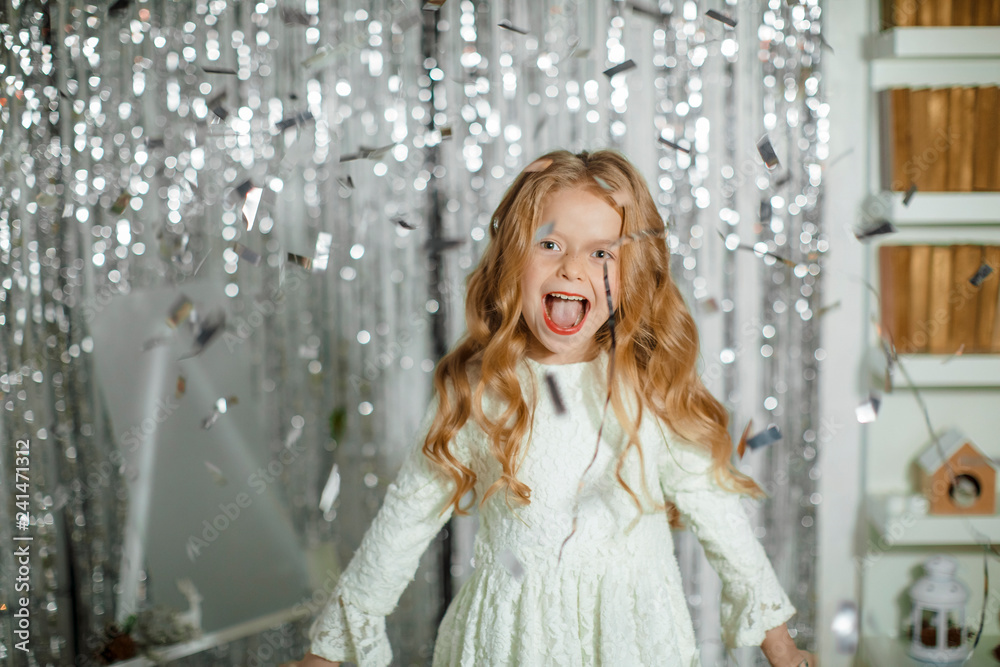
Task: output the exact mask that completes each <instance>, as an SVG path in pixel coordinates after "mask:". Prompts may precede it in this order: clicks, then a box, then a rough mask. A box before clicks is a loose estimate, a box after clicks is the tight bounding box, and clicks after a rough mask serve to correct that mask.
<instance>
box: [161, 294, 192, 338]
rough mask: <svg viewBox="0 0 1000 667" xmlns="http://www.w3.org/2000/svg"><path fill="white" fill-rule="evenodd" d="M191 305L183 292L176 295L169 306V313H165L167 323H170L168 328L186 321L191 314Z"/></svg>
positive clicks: (173, 327)
mask: <svg viewBox="0 0 1000 667" xmlns="http://www.w3.org/2000/svg"><path fill="white" fill-rule="evenodd" d="M193 307H194V306H193V305H192V304H191V300H190V299H188V298H187V297H186V296H184V295H183V294H182V295H180V296H179V297H177V300H176V301H174V303H173V305H172V306H170V313H169V314H168V315H167V324H169V325H170V328H171V329H176V328H177V325H178V324H180V323H181V322H186V321H187V319H188V318H189V317H190V316H191V309H192V308H193Z"/></svg>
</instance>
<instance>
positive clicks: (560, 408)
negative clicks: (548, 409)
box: [545, 373, 566, 415]
mask: <svg viewBox="0 0 1000 667" xmlns="http://www.w3.org/2000/svg"><path fill="white" fill-rule="evenodd" d="M545 384H546V385H548V387H549V395H550V396H551V397H552V405H553V407H554V408H555V411H556V414H557V415H564V414H566V405H565V404H564V403H563V399H562V394H561V393H559V385H558V384H556V376H555V375H553V374H552V373H546V374H545Z"/></svg>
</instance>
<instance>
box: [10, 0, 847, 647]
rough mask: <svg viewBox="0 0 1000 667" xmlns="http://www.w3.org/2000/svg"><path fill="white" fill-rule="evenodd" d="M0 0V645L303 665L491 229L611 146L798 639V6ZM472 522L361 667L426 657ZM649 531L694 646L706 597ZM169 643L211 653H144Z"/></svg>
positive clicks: (804, 491) (801, 191) (809, 555)
mask: <svg viewBox="0 0 1000 667" xmlns="http://www.w3.org/2000/svg"><path fill="white" fill-rule="evenodd" d="M0 12H2V15H0V40H2V45H0V170H2V180H0V267H2V274H0V286H2V290H0V434H2V435H0V438H2V441H0V443H2V449H0V491H2V500H0V541H2V543H3V545H4V547H3V549H2V550H0V589H2V590H3V591H5V592H8V591H15V590H16V591H18V592H17V593H12V594H10V595H9V596H7V597H6V598H5V599H4V600H0V602H6V604H8V605H10V606H11V609H10V611H8V612H6V613H0V665H3V664H10V665H28V664H31V665H36V664H37V665H67V664H76V665H96V664H103V663H105V662H109V661H111V660H114V659H116V658H120V657H124V656H126V655H128V654H129V653H130V652H134V651H136V650H138V651H140V652H141V651H146V652H149V651H153V652H154V653H155V652H156V651H160V652H161V654H160V655H161V656H163V655H174V656H176V657H175V659H173V660H172V662H174V663H176V664H186V665H222V664H225V665H251V664H277V663H278V662H280V661H281V660H283V659H287V658H291V657H296V656H298V655H300V654H301V651H302V650H303V648H304V647H305V646H306V640H305V638H304V630H305V628H306V627H307V626H308V622H309V620H310V618H311V616H312V615H313V614H315V613H316V612H318V611H319V609H320V608H321V607H322V605H323V603H324V602H325V595H326V594H327V593H328V592H329V591H330V590H331V589H332V587H333V584H334V583H335V582H336V577H337V575H338V573H339V570H340V567H341V566H342V565H343V564H345V563H346V561H347V560H348V559H349V558H350V556H351V554H352V553H353V551H354V549H355V548H356V547H357V545H358V544H359V542H360V539H361V536H362V535H363V533H364V530H365V529H366V527H367V526H368V524H369V522H370V521H371V519H372V517H373V516H374V514H375V512H376V511H377V509H378V507H379V503H380V501H381V498H382V496H383V494H384V492H385V489H386V486H387V485H388V484H389V483H390V482H391V481H392V478H393V476H394V475H395V472H396V470H397V469H398V466H399V464H400V462H401V455H402V453H403V452H404V451H405V450H406V449H407V448H408V447H410V446H412V445H413V443H412V441H411V439H412V433H413V429H414V428H415V426H416V423H417V420H418V419H419V417H420V415H421V414H422V413H423V411H424V409H425V407H426V404H427V401H428V400H429V397H430V377H431V372H432V370H433V368H434V364H435V362H436V360H437V358H438V357H440V355H441V354H443V353H444V352H445V351H446V349H447V348H448V346H449V345H451V344H452V343H453V342H454V341H455V340H456V339H457V337H458V336H459V335H460V334H461V332H462V328H463V326H464V322H463V317H462V314H463V303H462V300H463V286H464V276H465V275H466V273H467V272H468V271H469V270H470V268H471V267H472V266H473V265H474V264H475V262H476V261H477V258H478V256H479V254H480V252H481V251H482V248H483V246H484V244H485V239H486V236H487V233H486V229H487V225H488V224H489V220H490V215H491V213H492V211H493V209H494V207H495V206H496V204H497V203H498V202H499V199H500V196H501V194H502V192H503V191H504V189H505V188H506V186H507V185H508V184H509V183H510V181H511V180H512V179H513V178H514V176H515V175H516V174H517V173H518V172H519V171H520V170H521V169H522V168H523V167H524V166H526V165H527V164H528V163H529V162H530V161H531V160H532V159H533V158H534V157H535V156H537V155H538V154H540V153H542V152H544V151H547V150H550V149H553V148H567V149H570V150H573V151H580V150H585V149H586V150H595V149H598V148H602V147H614V148H617V149H620V150H622V151H624V152H625V153H626V154H627V155H628V156H629V157H630V158H631V159H632V160H633V161H634V162H635V163H636V164H637V166H639V168H640V169H641V171H642V172H643V174H644V175H645V176H646V178H647V181H648V183H649V185H650V188H651V190H652V192H653V194H654V197H655V199H656V201H657V202H658V204H659V206H660V208H661V212H662V216H663V219H664V220H665V221H666V222H665V224H668V225H669V227H670V234H669V246H670V248H671V251H672V253H673V261H674V275H675V278H676V279H677V281H678V282H679V283H680V284H681V285H682V289H683V290H685V292H686V295H687V297H688V302H689V305H690V307H691V309H692V311H693V312H694V313H695V315H696V318H697V319H698V321H699V326H700V330H701V334H702V340H703V343H702V344H703V374H704V378H705V381H706V382H707V383H708V385H709V388H710V389H712V391H713V392H714V393H715V394H716V396H718V397H719V398H720V399H721V400H723V402H724V403H725V404H726V405H727V407H728V408H729V409H730V411H731V413H732V416H733V419H732V423H733V429H734V433H733V435H734V438H735V439H736V440H738V439H739V436H740V432H741V431H742V429H743V426H744V425H745V424H746V423H747V422H748V421H749V420H750V419H753V423H754V425H755V426H754V429H753V430H754V431H763V430H765V429H766V428H767V427H768V426H774V427H776V428H777V429H778V431H780V434H781V436H782V437H781V438H780V439H779V440H777V441H775V442H773V443H772V444H770V445H768V446H766V447H762V448H759V449H755V450H752V451H750V452H748V454H747V455H746V456H745V457H744V458H743V460H742V462H741V466H743V468H744V469H745V470H746V471H747V472H750V473H751V474H753V475H754V476H755V477H756V478H757V479H758V480H759V481H760V482H761V483H762V485H763V486H764V487H765V489H766V490H767V491H768V492H769V493H770V494H771V497H770V498H769V499H768V500H766V501H764V502H760V503H755V504H753V505H751V506H750V510H751V512H752V516H753V518H754V521H755V522H756V524H757V532H758V536H759V537H760V538H761V541H762V542H763V544H764V545H765V547H766V549H767V551H768V553H769V554H770V556H771V558H772V561H773V563H774V565H775V568H776V570H777V571H778V573H779V576H780V577H781V579H782V582H783V584H784V585H785V587H786V589H787V590H788V592H789V594H790V596H791V598H792V601H793V602H794V604H795V606H796V607H797V608H798V610H799V613H798V615H797V616H796V617H795V618H794V619H793V622H792V624H791V625H790V627H791V629H792V632H793V634H794V635H798V637H799V639H800V640H801V641H800V643H801V644H802V645H803V646H806V647H808V646H810V645H813V648H815V647H814V604H813V594H814V582H815V556H816V547H815V543H816V542H815V537H814V536H815V530H816V526H815V524H814V510H815V506H816V505H817V504H819V503H820V502H821V500H822V499H821V498H820V497H819V495H818V494H817V493H815V486H816V479H817V477H818V468H817V467H816V463H817V456H818V452H819V451H820V450H821V445H822V443H823V441H824V438H825V437H831V434H826V435H824V433H823V432H822V430H821V429H820V428H819V424H818V423H817V421H818V417H817V415H818V406H817V404H816V395H817V378H816V374H817V362H818V361H821V360H822V358H823V350H822V348H821V347H820V345H819V342H820V341H819V340H818V327H817V325H816V319H817V316H818V315H817V313H818V311H819V310H820V306H819V304H820V295H821V290H820V277H821V272H820V265H821V263H822V255H823V253H824V252H825V251H826V249H827V247H826V241H825V240H824V234H823V224H822V221H821V219H820V214H819V212H820V209H821V206H820V204H821V198H822V189H823V186H822V180H823V164H824V161H825V160H826V159H827V158H828V143H827V142H828V138H829V137H828V128H829V125H828V121H827V115H828V112H829V107H828V105H827V104H826V103H825V101H824V99H823V86H822V76H821V68H820V64H821V61H822V57H823V54H824V46H823V41H822V37H821V35H820V33H821V21H822V9H821V6H820V4H819V2H818V0H806V1H804V2H802V3H798V2H785V1H784V0H768V1H767V2H753V3H749V2H741V1H737V0H725V1H722V0H720V1H718V2H708V1H706V0H698V1H695V0H687V1H682V0H678V1H668V0H660V2H659V4H657V3H656V2H655V0H645V1H638V0H636V1H635V2H632V1H629V2H617V1H612V0H592V1H583V0H581V1H579V2H575V1H572V0H546V1H545V2H532V1H529V0H516V1H515V0H500V1H496V2H486V1H483V0H476V1H471V0H447V2H444V1H436V2H427V3H423V4H420V3H417V2H415V1H414V0H370V1H358V0H353V1H339V0H337V1H334V0H324V1H323V2H319V0H289V1H287V2H286V1H279V0H260V1H259V2H253V1H245V2H241V1H239V0H210V1H204V0H113V1H112V2H110V3H109V2H107V1H106V0H100V2H87V1H86V0H65V1H63V2H56V1H55V0H49V1H47V2H46V1H42V0H0ZM474 528H475V519H474V518H470V519H463V520H454V521H452V522H451V523H450V524H449V525H448V527H447V528H446V529H445V531H443V532H442V535H441V536H440V538H439V539H438V540H436V541H435V542H434V543H433V544H432V547H431V548H430V549H429V550H428V552H427V553H426V554H425V556H424V559H423V561H422V563H421V567H420V569H419V571H418V573H417V577H416V580H415V581H414V582H413V584H411V586H410V588H409V589H408V590H407V592H406V593H405V595H404V597H403V599H402V600H401V602H400V606H399V608H398V609H397V611H396V612H395V614H394V615H393V616H392V617H391V618H390V621H389V633H390V639H391V641H392V644H393V649H394V654H395V657H396V664H400V665H403V664H405V665H411V664H412V665H424V664H428V663H429V661H430V655H431V651H432V646H433V641H434V633H435V629H436V625H437V620H438V619H439V618H440V614H441V613H442V610H443V607H444V605H446V604H447V600H448V598H449V597H450V595H451V592H452V591H453V590H455V589H456V588H457V586H458V585H460V584H461V582H462V581H464V579H465V577H467V576H468V574H469V571H470V568H471V567H472V565H471V563H470V559H469V557H470V555H471V540H472V531H473V530H474ZM678 538H679V539H678V540H677V549H678V555H679V557H680V560H681V564H682V568H683V569H684V571H685V575H686V587H687V589H686V593H687V595H688V601H689V604H690V606H691V609H692V614H693V617H694V618H695V621H696V626H697V627H696V630H697V632H698V636H699V640H700V642H701V644H702V646H703V652H704V655H705V664H720V665H722V664H727V662H728V661H729V659H730V657H727V655H726V653H725V651H724V650H723V648H722V647H721V644H720V643H719V639H718V638H719V628H718V627H717V622H718V613H717V609H718V597H719V586H718V581H717V579H716V578H715V577H714V573H712V572H711V570H710V568H709V567H708V565H707V562H706V561H705V560H704V557H703V555H702V554H701V552H700V547H699V546H698V543H697V540H696V539H694V538H693V537H692V536H691V535H689V534H686V533H685V534H680V535H678ZM20 597H26V599H27V600H28V604H27V605H26V606H25V608H26V609H27V610H28V613H29V618H30V622H29V624H28V625H29V629H28V638H27V639H25V634H23V633H24V628H23V627H22V626H23V625H24V624H22V623H20V622H19V619H18V617H16V616H15V615H14V613H13V612H14V611H17V608H19V606H18V599H19V598H20ZM261 619H264V620H263V621H262V620H261ZM255 624H256V625H255ZM112 625H115V626H116V627H112ZM192 627H200V629H201V631H202V632H203V633H204V637H214V638H215V639H214V640H213V641H206V642H204V643H205V645H204V646H201V647H200V648H197V649H194V648H190V646H191V644H190V643H189V644H188V646H189V649H188V650H187V651H186V652H185V651H184V650H181V649H177V648H176V645H177V644H183V643H184V642H185V641H188V640H190V639H191V637H192V634H193V633H192V632H191V628H192ZM234 627H235V628H244V631H243V632H240V633H230V634H229V635H227V634H226V632H225V630H226V629H227V628H234ZM130 642H131V643H132V644H133V646H132V647H131V648H129V646H128V644H129V643H130ZM171 645H175V653H173V654H169V653H163V652H164V651H169V650H171V649H169V648H168V647H169V646H171ZM189 654H190V655H189ZM161 659H165V658H162V657H161ZM749 659H753V660H756V661H760V660H761V658H759V657H758V658H753V657H752V656H751V657H750V658H749ZM165 660H166V659H165ZM166 661H168V662H170V661H171V660H166ZM761 664H765V663H761Z"/></svg>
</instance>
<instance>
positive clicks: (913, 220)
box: [865, 192, 1000, 231]
mask: <svg viewBox="0 0 1000 667" xmlns="http://www.w3.org/2000/svg"><path fill="white" fill-rule="evenodd" d="M905 196H906V193H903V192H880V193H878V194H875V195H871V196H870V197H869V198H868V200H867V201H866V202H865V210H867V211H871V212H872V213H873V214H875V213H881V217H884V218H885V219H886V220H889V221H890V222H892V223H893V224H894V225H896V226H901V225H941V226H944V227H953V226H959V225H982V226H990V225H992V226H997V219H998V216H1000V192H915V193H914V194H913V197H912V198H911V199H910V203H909V205H907V204H904V203H903V199H904V198H905ZM983 231H988V230H985V229H984V230H983Z"/></svg>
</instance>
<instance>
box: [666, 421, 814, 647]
mask: <svg viewBox="0 0 1000 667" xmlns="http://www.w3.org/2000/svg"><path fill="white" fill-rule="evenodd" d="M666 442H667V448H666V450H665V452H664V453H663V455H662V457H661V459H660V468H659V472H660V483H661V485H662V487H663V493H664V496H665V497H666V498H668V499H669V500H671V501H672V502H673V503H674V504H675V505H676V506H677V509H678V510H680V512H681V514H682V515H684V518H685V519H686V521H687V525H688V526H689V527H690V530H691V532H692V533H694V534H695V536H697V538H698V540H699V541H700V542H701V544H702V546H703V547H704V549H705V555H706V557H707V558H708V561H709V563H710V564H711V565H712V567H713V568H714V569H715V571H716V572H717V573H718V574H719V578H720V579H721V580H722V604H721V612H720V616H721V619H720V620H721V622H722V639H723V641H724V642H725V643H726V644H727V645H728V646H729V647H731V648H735V647H738V646H760V644H761V643H762V642H763V641H764V634H765V633H766V632H767V631H768V630H770V629H772V628H775V627H777V626H779V625H781V624H782V623H784V622H785V621H787V620H788V619H789V618H791V616H792V615H793V614H795V607H793V606H792V603H791V601H790V600H789V599H788V596H787V595H786V593H785V591H784V589H783V588H782V587H781V584H780V583H779V582H778V577H777V576H776V575H775V573H774V568H773V567H772V566H771V563H770V561H769V560H768V558H767V554H766V553H765V552H764V548H763V547H762V546H761V544H760V542H759V541H758V540H757V538H756V536H755V535H754V532H753V527H752V526H751V524H750V520H749V518H748V517H747V514H746V511H745V510H744V508H743V505H742V504H741V502H740V496H739V494H736V493H732V492H729V491H726V490H724V489H722V488H720V487H719V485H718V484H717V483H716V481H715V478H714V475H713V474H712V465H711V464H712V461H711V458H710V457H709V454H708V453H707V452H706V451H704V450H701V449H699V448H697V447H695V446H694V445H691V444H690V443H686V442H684V441H683V440H681V439H679V438H677V437H676V436H674V435H673V434H668V435H667V438H666Z"/></svg>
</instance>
